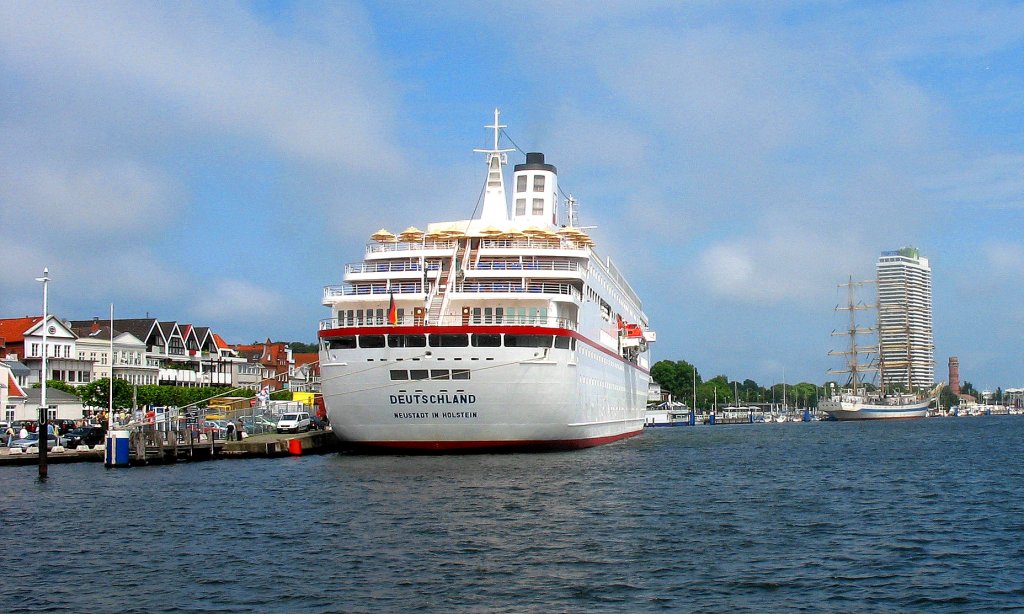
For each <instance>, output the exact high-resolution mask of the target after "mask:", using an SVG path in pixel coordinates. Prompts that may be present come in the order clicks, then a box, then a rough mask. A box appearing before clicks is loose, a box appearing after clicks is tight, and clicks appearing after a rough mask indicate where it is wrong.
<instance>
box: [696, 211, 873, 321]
mask: <svg viewBox="0 0 1024 614" xmlns="http://www.w3.org/2000/svg"><path fill="white" fill-rule="evenodd" d="M762 232H763V238H761V239H758V238H755V237H750V236H747V237H745V238H744V239H743V240H741V241H738V240H728V241H721V242H717V243H714V244H712V245H710V246H708V247H707V248H706V249H704V250H702V252H701V253H700V256H699V258H698V265H697V274H696V278H697V281H699V282H700V283H701V285H703V286H704V287H705V288H706V289H707V290H708V291H709V292H710V293H711V295H712V296H713V297H714V298H716V299H719V300H721V299H726V300H729V301H735V302H740V303H746V304H771V303H802V302H806V301H810V300H813V301H815V302H817V301H819V300H820V299H821V297H822V296H826V295H829V291H830V289H831V288H833V287H834V286H835V285H836V284H837V283H839V282H840V281H843V280H844V279H845V277H846V276H847V275H856V274H857V271H858V270H860V271H863V270H867V269H869V268H870V266H871V264H872V263H871V262H869V263H867V265H865V263H860V265H859V266H858V263H857V259H858V258H859V255H858V254H859V253H861V254H862V252H863V247H862V246H858V245H857V244H856V243H854V242H853V241H851V239H852V237H843V236H830V235H827V234H814V233H811V232H810V231H808V230H807V229H801V228H795V227H786V228H778V229H765V230H763V231H762ZM851 267H852V268H851Z"/></svg>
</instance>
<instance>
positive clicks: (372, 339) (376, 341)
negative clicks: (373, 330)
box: [359, 335, 384, 348]
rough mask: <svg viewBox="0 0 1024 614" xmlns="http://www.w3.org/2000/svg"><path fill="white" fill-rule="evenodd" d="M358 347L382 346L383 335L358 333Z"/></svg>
mask: <svg viewBox="0 0 1024 614" xmlns="http://www.w3.org/2000/svg"><path fill="white" fill-rule="evenodd" d="M359 347H361V348H382V347H384V335H359Z"/></svg>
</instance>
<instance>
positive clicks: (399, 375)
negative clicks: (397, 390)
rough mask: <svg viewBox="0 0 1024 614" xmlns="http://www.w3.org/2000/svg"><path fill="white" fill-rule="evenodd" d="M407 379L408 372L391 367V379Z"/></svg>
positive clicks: (396, 380) (394, 380)
mask: <svg viewBox="0 0 1024 614" xmlns="http://www.w3.org/2000/svg"><path fill="white" fill-rule="evenodd" d="M407 379H409V372H408V371H406V370H405V369H392V370H391V381H393V382H398V381H402V380H407Z"/></svg>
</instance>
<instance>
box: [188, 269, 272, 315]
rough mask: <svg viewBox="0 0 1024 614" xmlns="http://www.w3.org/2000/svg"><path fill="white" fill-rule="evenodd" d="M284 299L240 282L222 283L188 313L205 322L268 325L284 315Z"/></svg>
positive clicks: (204, 292) (202, 293)
mask: <svg viewBox="0 0 1024 614" xmlns="http://www.w3.org/2000/svg"><path fill="white" fill-rule="evenodd" d="M284 306H285V300H284V297H282V296H281V295H280V294H278V293H277V292H275V291H273V290H271V289H269V288H265V287H261V286H258V285H256V284H254V283H251V282H248V281H245V280H240V279H222V280H220V281H217V282H215V283H214V284H213V287H211V288H205V289H203V290H201V291H200V292H199V293H198V296H196V297H195V300H194V302H193V304H192V306H191V307H190V308H189V309H188V312H189V313H190V314H192V315H193V316H194V317H195V318H197V319H201V320H213V321H217V320H230V319H241V320H250V321H259V322H265V321H267V320H269V319H270V318H272V317H274V316H279V315H282V310H283V308H284Z"/></svg>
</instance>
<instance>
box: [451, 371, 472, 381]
mask: <svg viewBox="0 0 1024 614" xmlns="http://www.w3.org/2000/svg"><path fill="white" fill-rule="evenodd" d="M452 379H469V369H452Z"/></svg>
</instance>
